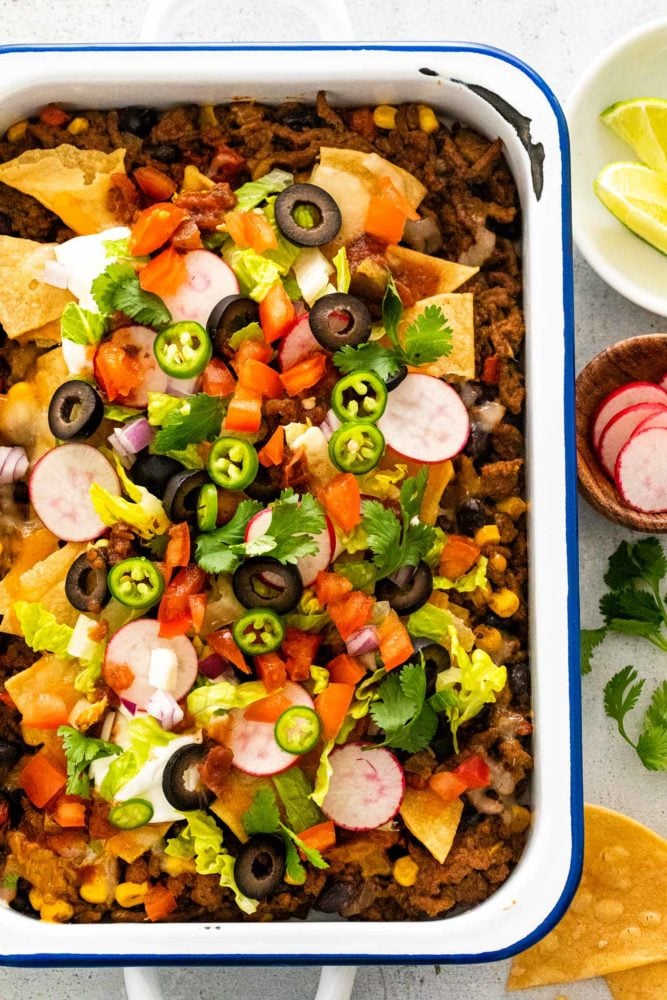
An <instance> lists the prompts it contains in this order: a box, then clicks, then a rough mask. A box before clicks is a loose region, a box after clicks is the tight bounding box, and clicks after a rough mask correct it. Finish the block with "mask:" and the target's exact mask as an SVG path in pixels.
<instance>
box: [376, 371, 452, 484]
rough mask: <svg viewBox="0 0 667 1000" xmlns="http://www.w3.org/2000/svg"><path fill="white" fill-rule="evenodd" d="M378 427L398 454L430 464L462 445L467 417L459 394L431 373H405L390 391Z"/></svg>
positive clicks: (441, 459)
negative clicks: (398, 383) (401, 379)
mask: <svg viewBox="0 0 667 1000" xmlns="http://www.w3.org/2000/svg"><path fill="white" fill-rule="evenodd" d="M378 427H379V428H380V430H381V431H382V433H383V434H384V438H385V441H386V443H387V444H388V446H389V447H390V448H393V450H394V451H396V452H398V454H399V455H403V456H404V457H405V458H411V459H413V460H414V461H415V462H424V463H426V464H427V465H433V464H434V463H436V462H444V461H446V460H447V459H448V458H452V457H453V456H454V455H458V453H459V452H460V451H462V450H463V449H464V448H465V444H466V441H467V440H468V434H469V433H470V420H469V418H468V411H467V410H466V408H465V406H464V405H463V402H462V400H461V397H460V396H459V395H458V393H456V392H455V391H454V389H452V387H451V386H450V385H447V383H446V382H441V381H440V379H439V378H433V376H432V375H420V374H415V373H412V374H410V375H407V376H406V377H405V378H404V379H403V381H402V382H401V383H400V385H398V386H397V387H396V388H395V389H392V391H391V392H390V393H389V399H388V401H387V409H386V410H385V411H384V413H383V414H382V416H381V417H380V420H379V421H378Z"/></svg>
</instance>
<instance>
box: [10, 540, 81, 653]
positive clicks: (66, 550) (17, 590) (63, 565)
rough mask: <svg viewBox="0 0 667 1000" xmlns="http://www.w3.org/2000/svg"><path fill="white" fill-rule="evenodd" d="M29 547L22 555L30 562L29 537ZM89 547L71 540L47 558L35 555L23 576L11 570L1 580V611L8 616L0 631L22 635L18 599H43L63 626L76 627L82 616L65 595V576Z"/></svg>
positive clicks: (34, 600) (46, 541)
mask: <svg viewBox="0 0 667 1000" xmlns="http://www.w3.org/2000/svg"><path fill="white" fill-rule="evenodd" d="M49 534H50V532H49ZM47 544H49V541H48V538H45V540H44V545H47ZM26 548H27V549H28V552H27V554H26V555H24V554H22V557H21V561H22V562H23V561H24V558H25V560H26V561H27V560H29V559H30V556H31V551H30V541H29V540H28V541H27V542H26ZM85 550H86V544H85V542H84V543H80V542H68V543H67V545H63V547H62V548H56V549H55V551H52V552H51V553H50V554H49V555H47V556H46V557H45V558H43V559H39V555H38V554H37V553H35V554H34V555H32V561H31V563H30V565H29V567H28V568H27V569H24V571H23V572H22V573H21V575H20V576H18V577H16V576H13V571H10V573H8V574H7V576H6V577H5V579H4V580H3V581H2V582H1V583H0V614H2V615H3V616H4V617H3V619H2V623H1V624H0V631H1V632H11V633H12V634H13V635H19V634H20V629H19V623H18V621H17V619H16V615H15V614H14V610H13V604H14V602H15V601H32V602H39V603H41V604H43V605H44V607H45V608H46V610H47V611H50V612H51V614H52V615H55V617H56V618H57V619H58V621H59V622H61V623H62V624H63V625H72V626H73V625H74V624H75V622H76V620H77V618H78V611H77V610H76V608H73V607H72V605H71V604H70V602H69V601H68V600H67V598H66V597H65V577H66V575H67V570H68V569H69V568H70V566H71V565H72V563H73V562H74V560H75V559H76V558H77V556H79V555H81V553H82V552H85Z"/></svg>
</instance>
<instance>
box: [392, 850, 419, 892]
mask: <svg viewBox="0 0 667 1000" xmlns="http://www.w3.org/2000/svg"><path fill="white" fill-rule="evenodd" d="M418 872H419V865H418V864H417V863H416V862H415V861H413V860H412V858H411V857H410V855H409V854H405V855H404V856H403V857H402V858H399V859H398V861H396V862H395V863H394V870H393V872H392V874H393V876H394V881H395V882H398V884H399V885H404V886H411V885H414V884H415V882H416V881H417V874H418Z"/></svg>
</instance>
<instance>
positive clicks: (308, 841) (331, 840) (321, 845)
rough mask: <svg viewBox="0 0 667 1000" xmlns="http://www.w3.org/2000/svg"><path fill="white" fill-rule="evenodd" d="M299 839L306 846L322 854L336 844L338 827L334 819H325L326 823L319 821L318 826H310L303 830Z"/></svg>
mask: <svg viewBox="0 0 667 1000" xmlns="http://www.w3.org/2000/svg"><path fill="white" fill-rule="evenodd" d="M299 840H301V841H302V842H303V843H304V844H305V845H306V847H310V848H312V849H313V850H315V851H319V852H320V854H322V852H323V851H327V850H328V849H329V848H330V847H335V846H336V827H335V826H334V823H333V821H332V820H330V819H328V820H325V822H324V823H318V824H317V825H316V826H310V827H308V829H307V830H302V831H301V833H300V834H299Z"/></svg>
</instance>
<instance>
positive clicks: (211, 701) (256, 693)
mask: <svg viewBox="0 0 667 1000" xmlns="http://www.w3.org/2000/svg"><path fill="white" fill-rule="evenodd" d="M260 698H266V688H265V687H264V685H263V684H262V682H261V681H247V682H246V683H244V684H231V683H230V682H229V681H219V682H218V683H217V684H207V685H206V686H205V687H200V688H195V689H194V691H191V692H190V694H189V695H188V712H189V713H190V714H191V715H193V716H194V718H195V722H196V723H197V725H198V726H206V725H207V724H208V723H209V722H210V721H211V719H212V718H213V716H214V715H223V714H224V713H225V712H230V711H231V710H232V709H233V708H247V707H248V705H252V703H253V702H254V701H259V700H260Z"/></svg>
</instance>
